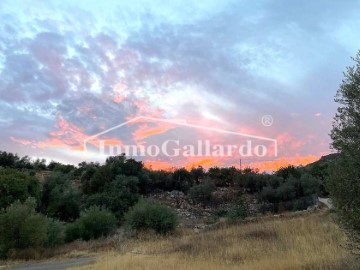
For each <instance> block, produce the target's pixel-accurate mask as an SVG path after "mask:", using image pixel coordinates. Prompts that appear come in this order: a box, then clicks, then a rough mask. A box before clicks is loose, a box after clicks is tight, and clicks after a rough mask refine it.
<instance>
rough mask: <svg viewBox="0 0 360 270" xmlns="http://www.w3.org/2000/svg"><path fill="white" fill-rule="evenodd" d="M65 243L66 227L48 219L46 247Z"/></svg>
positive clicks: (57, 221)
mask: <svg viewBox="0 0 360 270" xmlns="http://www.w3.org/2000/svg"><path fill="white" fill-rule="evenodd" d="M64 242H65V226H64V224H63V223H62V222H60V221H59V220H56V219H48V232H47V241H46V246H48V247H54V246H59V245H62V244H63V243H64Z"/></svg>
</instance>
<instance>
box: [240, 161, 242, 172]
mask: <svg viewBox="0 0 360 270" xmlns="http://www.w3.org/2000/svg"><path fill="white" fill-rule="evenodd" d="M241 170H242V168H241V158H240V171H241Z"/></svg>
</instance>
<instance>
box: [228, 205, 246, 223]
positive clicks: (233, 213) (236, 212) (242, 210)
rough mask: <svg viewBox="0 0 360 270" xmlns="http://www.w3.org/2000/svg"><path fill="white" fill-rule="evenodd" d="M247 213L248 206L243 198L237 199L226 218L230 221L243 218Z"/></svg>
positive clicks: (233, 221)
mask: <svg viewBox="0 0 360 270" xmlns="http://www.w3.org/2000/svg"><path fill="white" fill-rule="evenodd" d="M247 215H248V208H247V205H246V203H245V202H244V201H243V200H238V201H237V202H236V204H235V205H234V206H233V207H232V208H231V209H230V210H229V211H228V213H227V218H228V220H229V221H230V222H231V223H235V222H238V221H241V220H244V219H245V218H246V217H247Z"/></svg>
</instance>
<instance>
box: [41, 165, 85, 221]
mask: <svg viewBox="0 0 360 270" xmlns="http://www.w3.org/2000/svg"><path fill="white" fill-rule="evenodd" d="M71 178H72V176H71V174H63V173H61V172H54V173H52V174H51V175H50V176H49V177H48V178H47V179H46V181H45V183H44V187H43V194H42V206H43V208H44V211H45V212H46V213H47V214H48V215H49V216H51V217H55V218H59V219H60V220H63V221H72V220H74V219H76V218H77V217H78V216H79V212H80V193H79V191H78V190H77V188H75V187H74V185H73V182H72V179H71Z"/></svg>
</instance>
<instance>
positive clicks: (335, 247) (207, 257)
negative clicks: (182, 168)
mask: <svg viewBox="0 0 360 270" xmlns="http://www.w3.org/2000/svg"><path fill="white" fill-rule="evenodd" d="M345 246H346V237H345V235H344V234H343V232H342V231H341V230H340V229H339V227H338V226H337V225H336V224H335V223H334V222H333V220H332V216H331V214H330V213H329V211H318V212H314V213H302V214H296V215H293V214H292V215H284V216H276V217H267V218H261V219H257V220H252V221H251V222H248V223H245V224H241V225H226V224H223V225H220V226H219V227H218V228H211V229H210V230H207V231H201V232H198V233H197V232H194V230H190V229H187V230H186V229H184V230H182V231H180V232H177V234H175V235H173V236H170V237H159V236H155V235H149V234H144V235H140V236H139V237H138V238H137V239H131V240H129V241H127V242H126V243H124V244H123V245H122V246H121V247H119V249H118V250H115V251H110V252H107V253H103V254H99V255H98V257H97V260H96V263H95V264H92V265H89V266H84V267H81V268H76V269H81V270H85V269H112V270H113V269H127V270H135V269H136V270H138V269H147V270H151V269H154V270H155V269H156V270H157V269H181V270H190V269H191V270H192V269H197V270H202V269H204V270H205V269H206V270H212V269H214V270H215V269H216V270H222V269H227V270H229V269H230V270H231V269H239V270H247V269H262V270H274V269H277V270H281V269H287V270H290V269H308V270H310V269H314V270H315V269H329V270H330V269H331V270H337V269H338V270H346V269H349V270H350V269H354V270H355V269H360V262H359V261H358V260H356V258H355V257H352V255H350V252H349V250H347V249H346V248H345Z"/></svg>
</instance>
